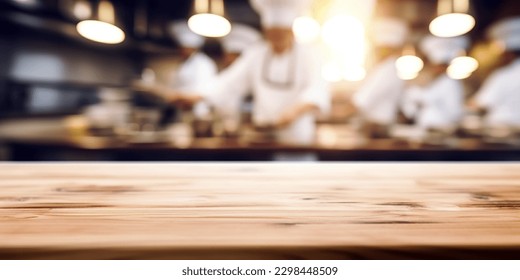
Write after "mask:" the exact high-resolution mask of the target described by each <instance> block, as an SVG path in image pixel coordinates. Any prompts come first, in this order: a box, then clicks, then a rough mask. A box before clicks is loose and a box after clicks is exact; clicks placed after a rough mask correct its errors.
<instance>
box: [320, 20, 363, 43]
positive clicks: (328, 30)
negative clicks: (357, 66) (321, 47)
mask: <svg viewBox="0 0 520 280" xmlns="http://www.w3.org/2000/svg"><path fill="white" fill-rule="evenodd" d="M322 36H323V41H324V42H325V43H326V44H327V45H329V46H330V47H333V48H337V49H341V48H349V49H354V50H355V49H359V48H362V49H364V46H365V27H364V26H363V23H362V22H361V21H360V20H358V19H357V18H355V17H351V16H335V17H333V18H331V19H329V20H328V21H326V22H325V24H324V25H323V31H322Z"/></svg>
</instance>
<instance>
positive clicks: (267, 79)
mask: <svg viewBox="0 0 520 280" xmlns="http://www.w3.org/2000/svg"><path fill="white" fill-rule="evenodd" d="M318 57H319V56H318V55H317V53H316V52H314V51H313V49H312V48H311V47H308V46H303V45H299V44H294V46H293V48H292V49H291V50H290V51H287V52H285V53H284V54H281V55H275V54H273V52H272V51H271V47H270V46H269V45H268V44H267V43H266V42H261V43H258V44H256V45H254V46H252V47H251V48H250V49H248V50H247V51H245V52H244V53H243V54H242V55H241V57H240V58H239V59H238V60H237V61H236V62H235V63H233V65H231V66H230V67H229V68H228V69H226V70H225V71H224V72H223V73H222V74H221V75H219V77H218V78H217V79H216V81H215V84H214V86H213V88H212V90H209V91H207V92H206V98H207V99H208V100H209V101H210V102H211V103H212V104H213V105H214V106H215V107H217V108H218V109H219V110H222V111H224V112H225V111H229V110H238V106H237V104H240V102H239V100H241V99H242V98H243V97H244V95H245V94H247V93H249V92H252V93H253V96H254V105H253V121H254V122H255V124H257V125H272V124H275V123H276V122H277V121H278V120H279V119H280V118H281V117H282V114H283V113H284V112H286V111H287V110H289V109H291V108H292V107H293V106H296V105H298V104H301V103H310V104H314V105H316V106H317V107H319V108H320V111H321V113H322V114H327V113H328V111H329V110H330V95H329V91H328V89H327V84H326V82H325V81H324V80H323V79H322V78H321V64H320V60H319V59H318ZM315 122H316V120H315V116H314V115H313V114H312V113H308V114H305V115H304V116H302V117H300V118H299V119H298V120H296V121H295V122H294V123H293V124H292V125H290V126H289V127H288V128H286V129H283V130H280V131H279V132H278V135H277V137H278V140H279V141H281V142H286V143H291V144H301V145H308V144H312V143H313V142H314V140H315V130H316V124H315Z"/></svg>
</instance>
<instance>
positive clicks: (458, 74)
mask: <svg viewBox="0 0 520 280" xmlns="http://www.w3.org/2000/svg"><path fill="white" fill-rule="evenodd" d="M478 67H479V63H478V61H477V60H476V59H474V58H473V57H470V56H459V57H457V58H455V59H454V60H453V61H452V62H451V64H450V66H449V67H448V70H447V71H448V72H447V73H448V76H449V77H450V78H452V79H454V80H464V79H466V78H469V77H470V76H471V75H472V74H473V72H475V71H477V69H478Z"/></svg>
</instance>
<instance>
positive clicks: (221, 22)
mask: <svg viewBox="0 0 520 280" xmlns="http://www.w3.org/2000/svg"><path fill="white" fill-rule="evenodd" d="M188 26H189V28H190V29H191V31H193V32H194V33H196V34H198V35H201V36H204V37H211V38H219V37H224V36H226V35H228V34H229V33H230V32H231V23H230V22H229V20H227V19H226V18H225V17H224V2H223V0H195V14H194V15H193V16H191V17H190V19H189V20H188Z"/></svg>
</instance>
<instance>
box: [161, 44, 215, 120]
mask: <svg viewBox="0 0 520 280" xmlns="http://www.w3.org/2000/svg"><path fill="white" fill-rule="evenodd" d="M217 73H218V68H217V65H216V64H215V62H214V61H213V60H212V59H211V58H209V57H208V56H207V55H205V54H203V53H201V52H196V53H194V54H192V55H191V56H190V57H189V58H188V59H187V60H186V61H185V62H184V63H183V64H182V65H181V66H180V67H179V69H177V71H175V72H174V73H173V75H172V77H170V87H171V88H173V89H175V90H177V91H180V92H182V93H185V94H200V93H201V92H205V91H206V90H207V89H208V87H210V86H211V81H213V80H214V78H215V77H216V76H217ZM194 112H195V115H196V116H198V117H204V116H207V115H208V114H209V107H208V106H207V104H204V103H202V102H201V103H199V104H197V105H196V106H195V108H194Z"/></svg>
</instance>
